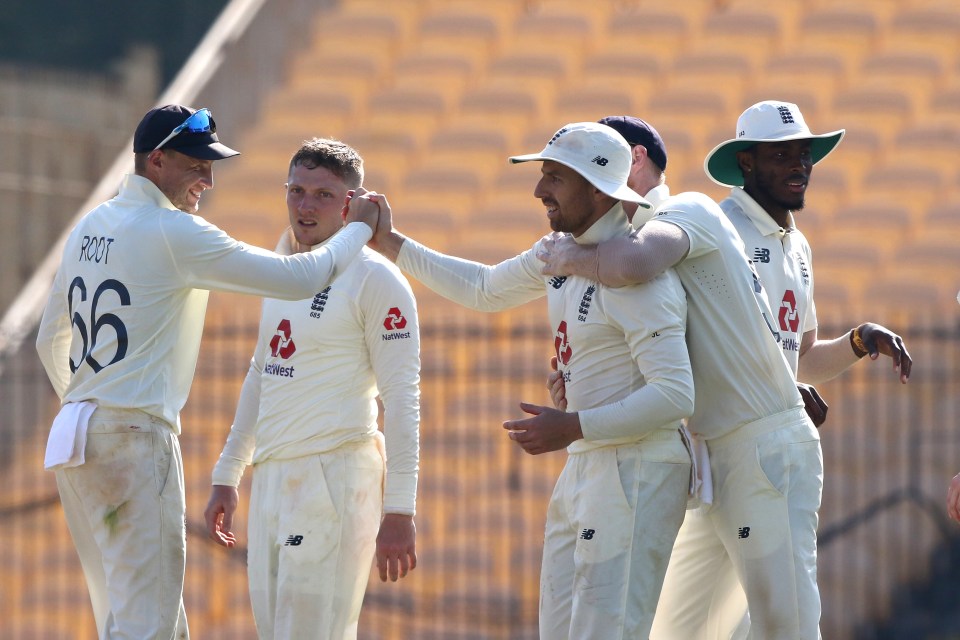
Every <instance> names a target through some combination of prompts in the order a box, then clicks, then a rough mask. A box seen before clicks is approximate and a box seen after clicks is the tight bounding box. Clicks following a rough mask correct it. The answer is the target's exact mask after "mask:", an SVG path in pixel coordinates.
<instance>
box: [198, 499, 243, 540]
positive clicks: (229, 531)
mask: <svg viewBox="0 0 960 640" xmlns="http://www.w3.org/2000/svg"><path fill="white" fill-rule="evenodd" d="M239 502H240V492H239V491H237V488H236V487H230V486H227V485H222V484H215V485H213V488H212V489H211V490H210V500H209V502H207V508H206V510H204V512H203V518H204V520H206V522H207V534H208V535H209V536H210V538H211V539H212V540H214V541H215V542H216V543H217V544H219V545H221V546H224V547H233V546H234V545H236V544H237V536H236V535H235V534H234V533H233V514H235V513H236V512H237V504H238V503H239Z"/></svg>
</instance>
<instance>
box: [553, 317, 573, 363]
mask: <svg viewBox="0 0 960 640" xmlns="http://www.w3.org/2000/svg"><path fill="white" fill-rule="evenodd" d="M553 346H554V348H555V349H556V350H557V362H559V363H560V364H567V363H568V362H570V356H572V355H573V348H572V347H571V346H570V342H569V340H568V339H567V321H566V320H561V321H560V324H559V326H557V333H556V338H554V341H553Z"/></svg>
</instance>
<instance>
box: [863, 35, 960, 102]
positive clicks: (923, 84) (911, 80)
mask: <svg viewBox="0 0 960 640" xmlns="http://www.w3.org/2000/svg"><path fill="white" fill-rule="evenodd" d="M958 38H960V32H958ZM894 47H896V44H894ZM943 75H944V73H943V64H942V63H941V59H940V57H938V56H936V55H933V54H928V53H913V52H904V51H902V50H900V49H899V48H898V47H896V48H893V49H890V50H882V51H877V52H876V53H872V54H869V55H867V57H866V58H864V60H863V62H862V63H861V65H860V70H859V73H858V74H857V75H856V77H855V79H854V81H852V82H851V83H850V86H851V87H860V88H864V89H870V88H878V89H884V88H888V87H890V88H895V89H896V90H897V91H899V92H900V93H901V94H903V95H904V96H906V97H907V99H908V100H909V101H910V104H911V106H912V107H913V108H914V109H916V108H918V107H921V106H923V105H925V104H926V102H927V98H928V96H929V95H930V93H931V92H932V90H933V89H935V88H937V87H938V86H939V85H940V82H941V80H942V78H943Z"/></svg>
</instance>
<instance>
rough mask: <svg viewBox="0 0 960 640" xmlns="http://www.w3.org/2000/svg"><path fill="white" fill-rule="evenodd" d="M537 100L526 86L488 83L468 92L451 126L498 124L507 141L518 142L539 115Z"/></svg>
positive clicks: (454, 115) (462, 99)
mask: <svg viewBox="0 0 960 640" xmlns="http://www.w3.org/2000/svg"><path fill="white" fill-rule="evenodd" d="M538 112H539V111H538V102H537V97H536V96H535V95H532V94H531V92H530V91H527V90H525V89H524V88H523V87H518V86H510V85H509V84H504V83H500V84H488V83H485V84H483V85H480V86H477V87H472V88H469V89H467V90H466V91H465V92H464V94H463V96H462V97H461V98H460V110H459V111H458V112H457V113H455V114H453V116H452V117H451V124H454V123H455V124H458V125H463V126H472V125H474V124H476V125H478V126H481V127H488V126H490V125H491V124H496V125H497V126H498V127H500V128H501V129H503V131H504V135H506V136H507V138H508V139H513V140H517V139H519V138H520V137H521V136H522V135H523V133H525V132H526V131H527V129H528V128H529V127H530V125H531V123H532V122H533V121H534V119H535V117H536V116H537V114H538Z"/></svg>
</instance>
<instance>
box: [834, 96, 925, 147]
mask: <svg viewBox="0 0 960 640" xmlns="http://www.w3.org/2000/svg"><path fill="white" fill-rule="evenodd" d="M829 111H830V112H831V113H832V115H833V117H834V118H835V119H836V121H838V122H843V123H844V125H843V126H844V128H846V129H847V130H849V131H856V130H858V129H867V130H869V131H873V132H874V133H875V134H876V135H877V136H878V137H879V138H880V139H881V140H882V141H883V142H884V143H886V142H888V141H890V139H891V138H892V136H893V135H894V134H895V133H896V132H897V131H898V130H899V129H900V127H901V126H902V125H903V124H904V123H905V122H906V121H907V119H908V117H909V116H910V114H911V103H910V99H909V97H907V96H906V95H904V93H903V92H901V91H899V90H898V89H897V88H896V87H888V88H853V89H845V90H841V91H838V92H836V93H835V94H834V97H833V102H832V104H830V105H829Z"/></svg>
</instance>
